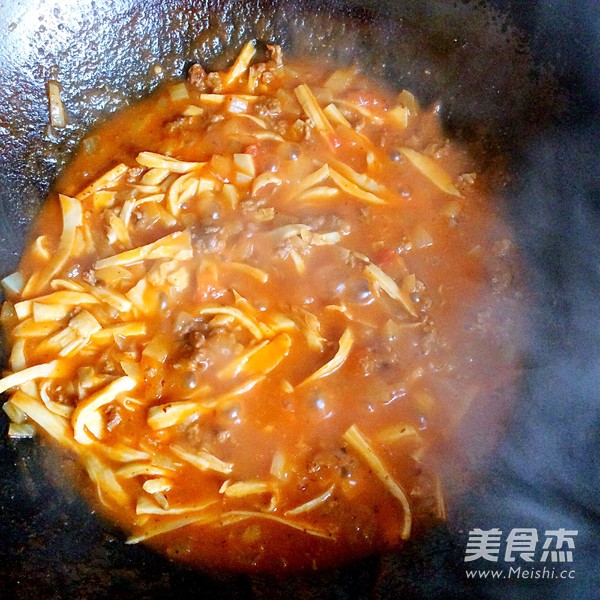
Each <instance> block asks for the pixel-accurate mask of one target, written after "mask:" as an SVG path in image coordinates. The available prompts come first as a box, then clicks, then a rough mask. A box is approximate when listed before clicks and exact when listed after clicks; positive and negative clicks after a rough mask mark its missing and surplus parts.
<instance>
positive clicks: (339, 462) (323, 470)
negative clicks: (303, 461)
mask: <svg viewBox="0 0 600 600" xmlns="http://www.w3.org/2000/svg"><path fill="white" fill-rule="evenodd" d="M355 470H356V460H355V459H354V457H353V456H352V455H351V454H349V453H348V452H347V451H346V449H345V448H337V449H335V450H333V451H331V450H321V451H319V452H317V453H316V454H315V455H314V456H313V458H312V460H311V461H310V462H309V463H308V467H307V473H309V476H308V477H309V479H311V480H316V479H323V480H325V481H331V480H332V479H346V478H349V477H352V473H353V472H354V471H355Z"/></svg>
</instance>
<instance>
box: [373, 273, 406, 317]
mask: <svg viewBox="0 0 600 600" xmlns="http://www.w3.org/2000/svg"><path fill="white" fill-rule="evenodd" d="M364 273H365V275H366V276H367V278H368V279H369V280H370V281H371V282H373V283H374V284H375V285H377V287H379V288H381V289H382V290H383V291H384V292H385V293H386V294H387V295H388V296H390V298H393V299H394V300H397V301H398V302H400V304H401V305H402V307H403V308H404V310H406V312H408V314H409V315H411V316H413V317H416V316H417V310H416V308H415V305H414V302H413V301H412V300H411V299H410V296H409V295H408V294H407V293H406V292H405V291H404V290H403V289H402V288H400V287H399V286H398V284H397V283H396V282H395V281H394V280H393V279H392V278H391V277H390V276H389V275H387V274H386V273H384V272H383V271H382V270H381V269H380V268H379V267H378V266H377V265H374V264H373V263H370V264H368V265H367V266H366V267H365V270H364Z"/></svg>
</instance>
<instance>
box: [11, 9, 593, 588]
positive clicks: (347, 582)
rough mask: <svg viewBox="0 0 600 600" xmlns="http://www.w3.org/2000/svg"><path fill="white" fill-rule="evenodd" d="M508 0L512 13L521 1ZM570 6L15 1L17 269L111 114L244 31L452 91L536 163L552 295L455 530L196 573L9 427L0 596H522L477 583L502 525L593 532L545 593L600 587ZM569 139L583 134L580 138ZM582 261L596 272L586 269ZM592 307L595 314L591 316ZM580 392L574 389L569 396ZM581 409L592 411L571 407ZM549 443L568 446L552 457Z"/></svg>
mask: <svg viewBox="0 0 600 600" xmlns="http://www.w3.org/2000/svg"><path fill="white" fill-rule="evenodd" d="M496 4H497V5H498V6H500V8H504V9H506V8H507V3H502V2H497V3H496ZM548 4H550V3H548ZM583 4H586V3H583ZM587 4H589V5H590V6H591V4H592V3H587ZM538 5H539V6H543V5H544V3H543V2H542V3H536V6H538ZM555 8H556V7H555ZM558 8H559V9H561V10H562V9H564V10H562V12H561V10H558V13H557V14H555V15H554V16H553V17H552V19H553V20H551V19H549V18H548V17H547V15H545V14H534V12H533V11H532V10H531V9H530V10H529V11H516V18H510V19H509V18H507V17H505V16H503V13H502V12H497V11H496V10H495V9H493V8H490V7H489V6H483V5H481V3H474V2H454V3H453V2H446V1H443V0H438V1H433V2H428V3H423V2H405V3H395V2H382V3H379V2H372V1H364V2H353V1H348V2H341V1H331V0H328V1H326V2H313V1H311V0H308V1H306V2H291V1H285V0H283V1H281V2H276V1H274V0H273V1H262V2H261V1H259V2H224V1H220V2H208V1H207V0H206V1H198V2H193V1H191V0H187V1H180V2H174V1H173V2H158V1H154V0H152V1H150V2H146V3H141V2H136V1H134V0H109V1H107V2H103V3H97V2H93V1H90V2H87V1H86V2H75V0H69V1H68V2H65V1H62V2H58V1H55V0H47V1H46V2H42V3H34V2H28V1H23V2H15V3H13V4H10V5H7V4H6V3H3V4H2V5H1V6H0V24H1V26H2V28H3V31H4V32H5V33H6V35H5V36H3V38H2V40H1V41H0V58H1V59H2V65H3V66H2V72H1V75H0V79H1V85H0V106H1V107H2V109H1V114H0V144H1V145H2V148H3V157H2V167H1V170H0V248H1V249H2V250H1V257H2V264H3V272H10V270H11V269H12V268H14V266H15V265H16V263H17V259H18V256H19V254H20V252H21V250H22V247H23V243H24V240H25V237H26V232H27V230H28V225H29V223H30V222H31V219H32V217H33V216H34V215H35V214H36V212H37V210H38V208H39V206H40V204H41V202H42V201H43V199H44V197H45V195H46V193H47V191H48V189H49V187H50V185H51V182H52V181H53V179H54V177H55V175H56V173H57V171H58V170H59V169H60V167H61V166H62V164H64V161H65V158H68V156H69V154H70V153H71V152H73V151H74V149H75V147H76V146H77V144H78V143H79V141H80V140H81V139H82V137H83V136H84V134H85V132H86V131H87V130H88V128H89V127H90V126H91V125H92V124H93V123H94V122H95V121H96V120H97V119H98V118H99V117H100V116H101V115H103V114H105V113H107V112H111V111H113V110H115V109H117V108H118V107H120V106H122V105H123V104H125V103H127V102H129V101H131V100H134V99H136V98H139V97H141V96H143V95H145V94H146V93H148V92H149V91H150V90H152V89H153V88H154V87H156V86H157V85H158V84H159V83H160V81H161V79H162V77H163V76H167V75H169V76H170V75H173V74H174V75H182V76H183V75H184V74H185V73H186V70H187V68H188V67H189V65H190V64H192V63H194V62H202V63H204V64H206V65H207V66H208V67H210V68H222V67H223V65H224V64H226V63H227V62H228V61H229V59H230V58H231V57H232V56H233V55H234V54H235V53H236V52H237V50H238V49H239V47H240V46H241V44H242V43H243V41H245V40H247V39H249V38H250V37H256V38H258V39H264V40H273V41H277V42H280V43H282V44H283V46H284V48H285V50H286V51H287V52H288V53H290V54H291V55H293V54H294V53H297V54H300V55H302V54H303V53H311V54H313V55H316V56H322V55H327V56H329V57H330V58H332V59H335V60H339V61H342V62H348V61H353V60H356V61H357V62H358V63H359V64H362V65H363V66H364V67H365V69H366V70H368V71H369V72H372V73H373V74H374V75H375V76H382V77H384V78H387V79H389V80H390V81H392V82H393V83H394V85H395V86H397V87H398V88H401V87H408V88H410V89H411V90H414V91H415V92H416V93H417V94H418V95H419V96H420V97H421V98H423V100H424V101H425V102H433V101H438V100H439V101H441V106H442V110H443V111H444V115H445V121H446V124H447V127H448V130H449V131H450V132H451V133H452V134H453V136H455V137H458V138H459V139H461V140H463V141H466V142H467V143H472V144H474V146H476V147H477V148H478V150H480V151H481V152H482V153H483V154H484V156H485V157H486V160H488V164H489V166H490V168H495V167H496V166H498V162H497V161H498V160H501V166H506V165H508V166H509V167H510V166H514V164H515V163H517V164H519V165H520V166H521V170H520V171H516V178H515V179H513V180H512V182H511V183H510V185H509V187H507V188H506V190H507V195H508V196H510V197H511V198H514V201H513V202H511V203H510V204H509V205H508V206H507V216H508V218H509V219H511V221H512V222H513V224H514V226H515V229H516V232H517V235H518V237H519V240H520V241H521V242H522V243H521V246H522V248H523V249H524V253H525V255H526V257H527V258H528V259H529V262H530V265H531V282H532V285H531V287H532V289H533V291H534V293H533V294H532V301H535V302H536V305H535V308H534V309H533V330H534V331H535V335H534V336H533V340H532V341H531V343H530V345H529V346H528V348H527V360H528V363H527V367H528V370H527V372H526V378H525V383H524V384H523V389H522V393H521V396H522V399H523V402H522V403H521V406H520V408H519V409H518V410H517V412H516V414H515V416H514V417H513V419H512V420H511V419H510V418H507V422H508V425H507V430H508V434H506V435H505V437H504V441H503V445H502V446H500V448H499V449H497V450H496V451H495V452H494V453H492V454H491V455H489V456H487V457H486V458H485V460H483V461H481V462H480V464H478V465H477V469H475V470H476V471H477V473H478V475H477V476H476V478H475V483H474V487H473V488H472V491H471V492H469V494H467V495H466V497H464V498H462V499H461V500H460V504H459V506H460V511H459V514H456V515H455V516H456V518H455V520H454V522H452V516H451V524H450V530H449V529H448V528H446V527H439V528H436V529H434V530H430V531H429V532H427V533H423V534H421V535H420V536H417V537H416V538H415V540H414V542H411V543H410V544H409V545H408V546H407V547H406V548H405V549H404V551H403V552H402V553H401V554H399V555H391V556H387V557H383V558H380V557H374V558H370V559H366V560H364V561H362V562H360V563H358V564H355V565H351V566H349V567H347V568H342V569H339V570H335V571H332V572H327V573H317V574H313V575H306V576H300V577H297V578H294V579H292V580H288V581H285V582H283V581H275V580H271V579H268V578H248V577H241V576H233V575H226V574H214V573H212V574H204V573H198V572H196V571H192V570H189V569H187V568H184V567H181V566H176V565H174V564H172V563H169V562H167V561H166V560H165V559H163V558H161V557H158V556H157V555H155V554H153V553H152V552H151V551H149V550H147V549H145V548H141V547H140V548H137V547H136V548H132V547H125V546H123V545H122V535H121V534H120V533H119V532H118V531H117V530H116V529H114V528H112V527H111V526H110V525H108V524H106V523H105V522H104V521H102V520H100V519H99V518H97V517H96V516H95V515H93V514H90V509H89V505H88V504H87V503H86V502H85V501H84V500H83V499H81V498H80V497H79V496H78V495H76V494H75V493H74V492H73V491H72V490H71V488H70V486H69V484H68V480H69V477H65V476H64V472H63V469H65V468H67V470H68V469H69V467H68V464H69V459H68V458H67V459H63V458H59V457H58V456H57V455H56V453H55V452H54V451H53V450H51V449H48V448H46V447H44V446H40V445H39V444H38V442H37V441H29V440H26V441H22V442H20V443H19V444H18V445H17V444H14V443H9V442H7V441H6V440H5V436H4V435H3V436H2V440H1V447H2V467H1V468H2V475H3V486H2V492H1V495H0V506H1V507H2V517H1V519H0V535H1V540H2V541H1V542H0V556H1V557H2V560H3V569H2V570H3V577H2V578H0V591H2V592H3V594H5V595H7V597H23V598H29V597H36V598H59V597H63V596H64V597H67V596H70V597H73V596H76V597H88V598H105V597H109V596H110V597H113V598H120V597H125V596H126V595H127V596H128V597H132V596H133V597H136V598H155V597H175V596H177V597H184V598H185V597H188V596H189V597H194V598H196V597H203V598H204V597H207V598H228V599H234V598H246V597H254V598H277V597H284V596H287V595H289V594H291V593H293V594H294V595H295V596H297V597H298V598H307V599H308V598H375V599H378V598H381V599H382V600H383V599H385V598H391V597H395V596H396V595H399V594H402V595H403V596H404V597H407V598H422V597H435V598H444V597H448V598H451V597H454V598H459V597H464V594H465V593H471V594H473V595H476V596H477V597H498V598H499V597H506V595H504V596H503V594H506V590H507V588H506V587H502V586H500V585H497V586H494V585H493V584H492V585H488V584H486V585H483V584H481V582H479V583H473V584H470V583H469V582H467V581H466V580H465V576H464V568H463V567H464V563H463V559H464V545H465V541H466V533H465V531H464V530H462V531H461V527H464V528H465V529H468V528H472V527H483V528H486V527H487V528H491V527H496V526H499V527H500V526H505V527H509V528H510V527H539V528H540V529H542V528H544V527H548V528H557V527H566V528H569V527H574V528H577V527H579V528H580V530H581V533H580V537H579V540H578V542H580V545H579V546H578V548H577V552H578V554H577V555H576V556H577V563H576V565H575V567H576V568H577V569H578V572H579V573H580V578H579V579H578V580H577V581H576V582H567V583H566V584H560V585H555V584H554V583H552V582H546V583H544V584H543V586H539V587H537V588H534V590H535V593H536V594H541V595H544V594H545V595H546V596H548V597H549V596H550V595H551V596H553V597H576V596H577V595H579V597H587V595H588V594H589V593H590V592H591V590H592V588H593V585H594V582H593V581H592V570H591V569H592V566H591V565H593V554H592V548H593V526H594V523H595V524H596V528H597V524H598V512H597V506H595V503H594V495H593V481H594V473H597V464H596V463H595V460H596V461H597V459H594V456H596V457H597V456H598V446H597V441H596V442H594V439H596V440H597V439H598V436H597V425H594V423H597V391H595V390H594V387H593V382H594V373H596V379H595V380H596V381H597V375H598V373H597V366H594V364H593V358H592V356H593V353H592V352H591V349H592V348H593V347H594V345H595V344H598V342H599V341H600V340H598V333H597V332H598V331H600V327H599V326H598V312H599V311H598V304H597V300H595V298H597V294H598V285H599V281H598V280H599V276H598V272H597V264H598V258H599V250H598V242H597V231H598V211H597V206H598V205H597V196H596V200H594V197H593V196H591V194H592V193H593V190H594V189H595V190H597V189H598V179H597V178H598V167H597V162H594V160H593V157H594V152H593V147H594V145H593V144H594V143H593V142H590V140H593V139H594V138H593V136H592V133H593V131H591V127H589V128H588V123H593V122H594V114H593V112H592V114H590V110H591V111H593V110H596V111H597V107H598V103H597V99H598V97H597V95H596V96H594V93H597V90H596V91H595V92H594V88H593V84H591V83H590V81H589V79H588V77H587V75H585V77H584V76H582V75H581V73H578V71H577V69H576V68H574V67H573V68H571V67H569V68H567V65H571V66H572V65H573V64H575V63H576V62H577V60H579V62H580V64H581V65H585V64H586V63H587V64H588V66H589V65H592V64H593V62H592V60H591V59H592V56H591V55H590V54H589V53H587V52H585V51H584V50H583V49H582V46H580V45H578V46H577V47H576V48H575V50H573V52H574V56H573V60H569V59H565V58H564V52H568V50H569V46H568V44H567V43H566V41H565V40H567V41H568V39H569V34H567V33H565V28H566V31H567V32H569V31H570V32H571V33H570V35H572V36H579V38H578V39H583V40H586V39H588V38H589V36H590V35H591V34H590V33H589V31H588V30H587V29H585V26H584V25H581V23H582V22H584V21H585V20H586V19H589V18H590V15H586V13H585V11H584V10H583V9H581V10H580V13H581V14H580V15H578V16H576V20H575V21H574V22H576V23H578V24H579V25H578V26H577V27H578V29H575V28H574V27H575V26H573V28H571V29H569V25H568V23H569V19H568V18H567V16H568V13H567V11H566V8H565V7H564V6H562V4H561V5H560V6H559V7H558ZM592 16H593V13H592ZM515 21H516V22H519V24H521V25H523V26H526V27H529V28H531V29H533V30H534V31H535V30H536V27H537V28H539V32H540V33H538V35H536V36H534V38H533V40H532V41H531V40H530V42H531V43H530V44H529V45H527V44H526V40H525V39H524V38H523V37H522V36H521V35H520V34H518V33H517V32H516V30H514V29H513V26H512V23H514V22H515ZM556 22H560V23H561V24H562V25H561V27H562V29H559V31H560V33H561V35H560V36H558V37H557V43H558V47H559V50H562V51H563V59H562V60H563V61H564V63H563V64H560V65H559V66H558V72H556V73H554V77H552V76H551V73H550V72H549V70H548V67H547V65H544V66H543V67H542V68H539V67H536V66H535V64H536V62H535V61H533V60H532V58H531V54H530V50H531V48H533V50H534V52H537V53H538V55H539V56H541V57H542V58H543V59H544V60H545V59H548V60H552V59H553V58H554V57H555V52H554V48H552V47H551V43H550V42H549V41H548V40H547V39H546V38H545V37H544V35H543V34H544V32H548V31H555V32H556V30H557V28H556V25H555V23H556ZM586 36H588V37H587V38H586ZM591 42H592V43H593V42H594V39H593V38H592V39H591ZM595 42H596V47H597V42H598V40H597V39H596V40H595ZM575 59H577V60H575ZM537 64H539V61H538V63H537ZM548 64H549V63H548ZM157 67H160V69H159V68H157ZM582 78H583V79H585V81H586V82H587V83H586V85H583V84H582V85H583V91H582V90H581V89H580V93H578V94H574V93H572V94H571V96H569V95H566V96H565V95H564V94H563V93H562V92H564V89H563V90H561V93H560V94H557V93H556V88H555V82H556V81H557V80H558V81H560V82H561V83H563V84H564V85H566V86H567V87H570V90H569V91H572V90H573V87H574V86H579V85H580V83H581V81H582ZM48 79H57V80H58V81H59V82H60V83H61V85H62V88H63V100H64V102H65V105H66V107H67V111H68V119H69V125H68V126H67V128H65V129H63V130H60V131H54V132H52V131H48V129H47V127H46V125H47V122H48V119H47V110H48V109H47V99H46V95H45V94H46V92H45V82H46V81H47V80H48ZM586 86H587V87H586ZM561 109H562V110H561ZM596 122H597V112H596ZM574 128H576V129H574ZM574 131H575V133H574ZM597 133H598V132H596V137H595V139H598V135H597ZM566 143H568V144H573V145H572V146H571V147H567V148H565V144H566ZM507 149H509V150H510V153H509V155H508V159H507V158H506V156H507V152H506V151H507ZM596 154H597V153H596ZM569 177H571V179H572V180H573V184H572V186H562V187H561V185H557V180H556V178H559V179H560V180H561V181H563V180H564V179H568V178H569ZM596 195H597V191H596ZM565 196H567V197H568V198H569V199H570V202H569V203H568V204H566V203H565V202H564V198H565ZM542 199H543V200H544V201H542ZM594 232H596V236H594ZM564 236H568V238H569V239H570V241H571V243H570V244H569V243H565V242H564ZM574 237H575V238H576V242H575V241H574ZM576 264H583V265H584V266H585V267H586V268H587V276H586V271H585V270H584V271H582V270H578V269H575V268H574V265H576ZM549 265H550V266H549ZM582 311H583V314H584V315H585V320H582V319H580V318H579V315H581V314H582ZM596 347H597V346H596ZM584 354H585V357H584V356H583V355H584ZM596 354H597V353H596ZM594 369H595V371H594ZM575 378H577V383H576V382H575ZM567 400H570V401H571V402H572V403H573V404H571V405H568V404H567V405H565V403H566V402H567ZM573 405H574V406H575V407H576V410H577V411H579V412H577V413H576V414H577V415H581V416H576V417H575V418H571V417H572V415H573V414H575V412H574V410H575V409H574V410H569V408H570V407H572V406H573ZM567 406H569V408H567ZM585 411H587V412H585ZM594 411H595V412H594ZM594 415H596V416H595V417H594ZM586 416H589V418H586ZM562 419H566V420H567V422H566V423H565V425H564V426H562V427H560V428H559V427H558V426H557V423H556V420H562ZM594 419H595V420H594ZM540 420H541V425H539V421H540ZM595 428H596V429H595ZM594 431H595V432H596V433H595V434H594ZM551 440H554V445H552V444H551V443H550V442H551ZM544 452H546V453H548V452H554V453H555V454H556V455H557V456H558V457H559V458H557V459H556V460H555V461H552V460H551V459H550V458H548V459H541V458H540V455H541V454H542V453H544ZM580 456H581V459H579V458H576V457H580ZM65 460H66V463H65ZM522 461H526V462H527V464H528V467H529V468H528V469H524V468H523V462H522ZM65 464H66V465H67V467H65ZM548 486H549V487H550V488H551V493H550V501H548V494H547V493H546V490H547V488H548ZM496 517H497V518H496ZM531 593H532V592H531V588H530V587H528V584H527V582H525V583H521V584H519V585H515V586H513V587H511V588H510V594H511V595H512V596H514V597H523V598H525V597H530V594H531ZM528 594H529V596H528ZM9 595H10V596H9Z"/></svg>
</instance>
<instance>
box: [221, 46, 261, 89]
mask: <svg viewBox="0 0 600 600" xmlns="http://www.w3.org/2000/svg"><path fill="white" fill-rule="evenodd" d="M255 54H256V46H255V43H254V41H253V40H251V41H249V42H247V43H246V44H244V47H243V48H242V50H241V52H240V53H239V54H238V55H237V58H236V59H235V62H234V63H233V65H232V67H231V69H229V71H228V72H227V74H226V75H225V77H224V81H223V83H224V85H225V86H229V85H231V84H232V83H233V82H234V81H236V80H237V79H239V78H240V77H241V76H242V75H243V74H244V73H246V72H247V71H248V67H249V66H250V61H251V60H252V58H253V57H254V55H255Z"/></svg>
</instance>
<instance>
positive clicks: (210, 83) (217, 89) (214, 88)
mask: <svg viewBox="0 0 600 600" xmlns="http://www.w3.org/2000/svg"><path fill="white" fill-rule="evenodd" d="M206 85H207V87H208V89H209V90H210V91H211V92H213V93H215V94H221V93H222V92H223V83H222V81H221V76H220V75H219V74H218V73H209V74H208V75H207V76H206Z"/></svg>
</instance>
